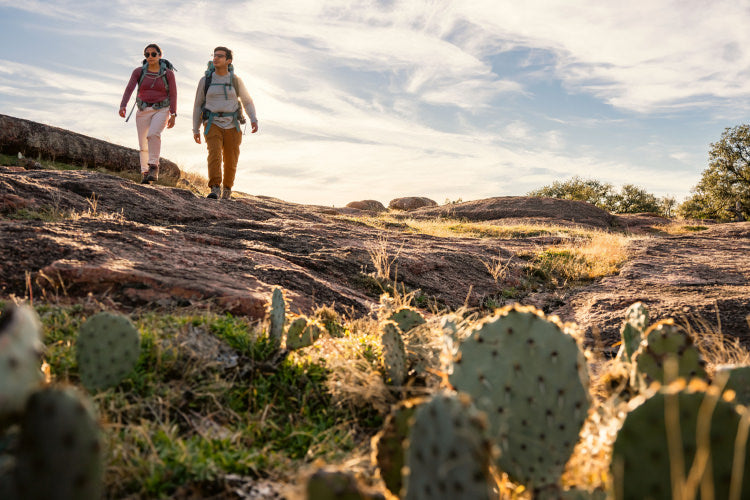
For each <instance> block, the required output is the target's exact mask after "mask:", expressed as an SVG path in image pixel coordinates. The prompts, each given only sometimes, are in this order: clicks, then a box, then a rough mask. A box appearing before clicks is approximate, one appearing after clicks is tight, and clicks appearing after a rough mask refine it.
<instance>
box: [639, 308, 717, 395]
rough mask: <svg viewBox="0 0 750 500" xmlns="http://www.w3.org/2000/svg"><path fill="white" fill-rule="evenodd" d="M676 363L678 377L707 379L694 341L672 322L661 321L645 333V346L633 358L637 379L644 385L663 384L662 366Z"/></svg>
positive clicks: (642, 345) (643, 344)
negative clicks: (668, 362) (670, 362)
mask: <svg viewBox="0 0 750 500" xmlns="http://www.w3.org/2000/svg"><path fill="white" fill-rule="evenodd" d="M670 357H672V358H674V359H675V360H677V366H678V370H677V376H678V377H682V378H693V377H699V378H704V379H705V378H707V374H706V370H705V365H706V363H705V361H704V360H703V358H702V357H701V355H700V352H699V351H698V348H697V347H695V345H694V344H693V339H692V338H691V337H690V335H688V334H687V332H685V331H684V330H683V329H682V328H680V327H678V326H677V325H675V324H674V321H673V320H671V319H668V320H663V321H660V322H658V323H656V324H655V325H653V326H651V327H650V328H649V329H648V330H646V334H645V342H642V343H641V346H640V347H639V348H638V350H637V351H636V353H635V355H634V356H633V361H634V363H635V367H636V371H637V375H638V377H639V378H640V379H641V380H642V381H643V382H644V383H645V384H646V385H648V384H650V383H652V382H654V381H656V382H659V383H664V362H665V361H666V360H667V359H668V358H670Z"/></svg>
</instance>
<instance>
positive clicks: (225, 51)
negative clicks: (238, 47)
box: [214, 47, 234, 60]
mask: <svg viewBox="0 0 750 500" xmlns="http://www.w3.org/2000/svg"><path fill="white" fill-rule="evenodd" d="M217 50H223V51H224V53H225V54H226V55H227V59H232V60H234V57H232V51H231V50H229V49H228V48H226V47H216V48H215V49H214V52H216V51H217Z"/></svg>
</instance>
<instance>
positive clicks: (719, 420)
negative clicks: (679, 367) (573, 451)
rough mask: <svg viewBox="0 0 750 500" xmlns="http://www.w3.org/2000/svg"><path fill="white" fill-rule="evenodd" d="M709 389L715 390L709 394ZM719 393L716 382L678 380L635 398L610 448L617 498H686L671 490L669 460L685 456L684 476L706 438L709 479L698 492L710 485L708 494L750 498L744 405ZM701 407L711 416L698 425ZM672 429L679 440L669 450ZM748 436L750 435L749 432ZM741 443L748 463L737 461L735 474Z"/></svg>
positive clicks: (741, 455)
mask: <svg viewBox="0 0 750 500" xmlns="http://www.w3.org/2000/svg"><path fill="white" fill-rule="evenodd" d="M711 391H713V392H714V393H713V395H712V397H708V396H709V395H710V394H711ZM717 393H718V388H717V387H707V386H706V384H705V383H702V382H701V381H699V380H694V381H693V382H691V383H690V385H689V386H687V387H686V384H685V382H684V380H678V381H677V382H675V383H673V384H670V385H669V386H667V387H662V388H661V389H659V390H658V391H656V392H655V393H654V394H653V395H652V396H651V397H649V398H648V399H645V400H644V399H643V398H639V399H638V400H634V401H633V404H632V405H631V410H630V411H629V412H628V414H627V416H626V418H625V421H624V423H623V425H622V428H621V429H620V431H619V433H618V434H617V438H616V440H615V443H614V447H613V451H612V478H613V486H614V491H615V498H617V499H633V500H636V499H637V500H643V499H662V498H686V497H685V496H684V495H680V494H676V495H673V492H672V480H671V479H670V478H672V477H673V476H672V473H673V472H674V471H671V469H670V463H671V461H673V460H678V462H676V463H680V461H681V462H682V463H683V465H684V467H683V469H684V470H683V471H682V475H683V477H686V476H687V474H688V470H689V469H690V467H691V466H692V465H693V462H694V458H695V455H696V450H697V449H699V448H700V447H701V446H704V444H703V443H705V447H708V448H709V449H710V456H709V457H708V465H707V473H706V475H705V476H704V477H707V478H709V480H708V481H707V482H705V483H704V484H702V485H695V488H698V490H697V491H702V492H703V496H702V497H703V498H707V497H706V496H705V495H706V494H707V493H708V492H707V491H705V490H703V489H702V488H709V487H710V488H713V494H712V495H711V496H709V498H716V499H719V498H750V454H749V453H748V452H750V448H749V447H747V446H746V445H747V443H746V442H739V443H737V442H736V441H737V434H738V432H737V431H738V427H739V426H740V425H741V424H740V420H741V419H742V418H743V417H742V416H741V414H740V413H739V411H738V410H739V409H741V407H738V406H736V405H735V404H733V403H730V402H727V401H725V400H723V399H721V398H719V397H718V394H717ZM670 398H671V399H670ZM712 400H713V401H712ZM714 402H715V405H716V406H715V408H714V409H713V412H710V411H707V410H705V409H706V408H707V409H708V410H710V409H711V406H712V403H714ZM704 405H705V406H704ZM702 409H704V412H705V416H706V417H708V416H709V415H710V423H709V422H708V421H706V424H705V425H704V426H700V427H699V426H698V419H699V412H700V411H701V410H702ZM743 411H744V409H743ZM667 421H669V424H667V423H666V422H667ZM698 428H702V429H705V431H706V434H704V435H703V436H704V437H705V440H700V441H699V440H698V439H697V438H696V437H697V432H698V431H697V429H698ZM668 429H669V430H670V431H674V432H675V434H674V440H675V441H676V442H677V445H676V446H675V447H673V448H672V449H671V451H670V446H669V440H668V436H667V433H668V432H669V431H668ZM744 440H745V441H746V440H747V435H745V438H744ZM699 443H700V444H699ZM738 444H739V445H740V447H741V448H740V449H741V450H742V454H740V455H739V457H740V460H744V464H737V465H738V469H737V471H736V473H735V475H734V476H733V466H734V458H735V456H736V455H735V451H736V450H737V448H736V445H738ZM703 449H705V448H703ZM707 451H708V450H707ZM677 470H679V469H677ZM737 473H738V474H739V475H738V474H737ZM735 479H736V481H737V482H736V483H735V487H736V488H738V489H737V490H735V493H737V496H734V497H733V496H730V489H731V488H732V481H733V480H735ZM739 488H741V491H740V490H739ZM695 492H696V491H693V493H695ZM695 498H697V496H696V497H695Z"/></svg>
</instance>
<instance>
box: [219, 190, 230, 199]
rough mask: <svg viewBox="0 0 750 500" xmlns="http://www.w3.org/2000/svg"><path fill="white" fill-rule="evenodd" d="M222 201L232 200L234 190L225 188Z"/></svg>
mask: <svg viewBox="0 0 750 500" xmlns="http://www.w3.org/2000/svg"><path fill="white" fill-rule="evenodd" d="M221 199H222V200H231V199H232V190H231V189H228V188H224V190H223V191H222V192H221Z"/></svg>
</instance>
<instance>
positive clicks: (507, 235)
mask: <svg viewBox="0 0 750 500" xmlns="http://www.w3.org/2000/svg"><path fill="white" fill-rule="evenodd" d="M340 218H341V219H344V220H352V221H356V222H358V223H360V224H365V225H367V226H371V227H374V228H378V229H399V230H402V231H404V232H407V233H418V234H426V235H429V236H437V237H442V238H455V237H464V238H499V239H519V238H532V237H537V236H553V237H554V236H556V237H567V238H576V237H585V236H586V235H587V234H589V233H590V232H591V230H588V229H582V228H576V227H566V226H561V225H545V224H513V225H501V224H492V223H486V222H467V221H463V220H459V219H444V218H435V219H410V218H402V217H396V216H395V215H393V214H391V213H388V212H384V213H383V214H380V215H377V216H360V217H351V216H342V217H340Z"/></svg>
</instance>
